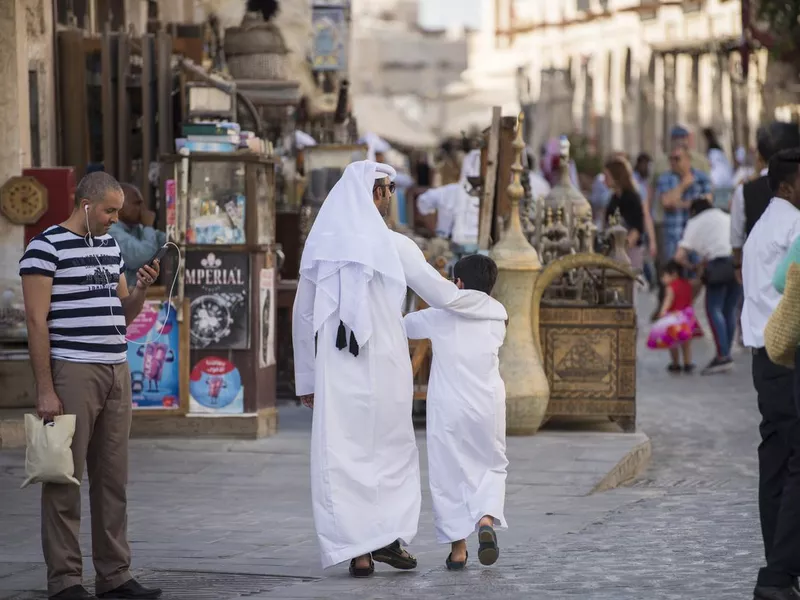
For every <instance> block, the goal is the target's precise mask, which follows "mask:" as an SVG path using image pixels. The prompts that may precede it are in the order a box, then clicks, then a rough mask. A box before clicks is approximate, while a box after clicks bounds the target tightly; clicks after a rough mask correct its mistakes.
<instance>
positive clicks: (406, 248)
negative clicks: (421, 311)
mask: <svg viewBox="0 0 800 600" xmlns="http://www.w3.org/2000/svg"><path fill="white" fill-rule="evenodd" d="M392 237H393V239H394V240H395V247H396V248H397V252H398V254H399V255H400V263H401V264H402V265H403V272H404V273H405V276H406V284H407V285H408V287H410V288H411V289H412V290H414V293H416V294H417V296H419V297H420V298H422V299H423V300H424V301H425V303H426V304H427V305H428V306H432V307H433V308H445V307H446V306H447V305H448V304H450V303H451V302H453V301H454V300H455V299H456V298H457V297H458V288H457V287H456V284H455V283H453V282H452V281H448V280H447V279H445V278H444V277H442V276H441V275H440V274H439V272H438V271H437V270H436V269H434V268H433V267H432V266H431V265H430V264H428V261H427V260H425V255H424V254H423V253H422V250H420V249H419V247H418V246H417V245H416V244H415V243H414V241H413V240H411V239H409V238H407V237H405V236H404V235H402V234H400V233H396V232H393V236H392Z"/></svg>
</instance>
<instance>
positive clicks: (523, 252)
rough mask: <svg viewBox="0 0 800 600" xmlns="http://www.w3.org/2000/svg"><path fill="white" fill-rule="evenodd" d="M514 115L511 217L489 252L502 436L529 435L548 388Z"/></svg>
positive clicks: (540, 415) (535, 258)
mask: <svg viewBox="0 0 800 600" xmlns="http://www.w3.org/2000/svg"><path fill="white" fill-rule="evenodd" d="M523 118H524V117H523V115H522V114H520V116H519V118H518V119H517V134H516V138H515V139H514V143H513V148H514V153H515V155H514V164H513V165H512V166H511V171H512V173H513V180H512V182H511V184H510V185H509V186H508V196H509V198H510V199H511V221H510V224H509V226H508V229H507V230H506V232H505V234H504V235H503V236H502V240H501V241H500V242H499V243H497V244H496V245H495V246H494V247H493V248H492V250H491V253H490V255H491V257H492V258H493V259H494V261H495V262H496V263H497V268H498V271H499V273H498V277H497V285H496V286H495V288H494V293H493V296H494V297H495V298H497V300H499V301H500V302H502V304H503V305H504V306H505V307H506V310H507V311H508V328H507V333H506V340H505V343H504V344H503V347H502V348H501V349H500V375H501V376H502V378H503V381H504V382H505V386H506V432H507V433H508V435H533V434H534V433H536V432H537V431H538V430H539V427H540V426H541V425H542V421H543V420H544V416H545V412H546V411H547V403H548V401H549V399H550V387H549V385H548V383H547V377H546V375H545V372H544V369H543V368H542V357H541V355H540V354H539V350H538V348H537V346H536V345H535V344H534V341H533V332H532V330H531V300H532V298H533V287H534V285H535V284H536V279H537V278H538V277H539V273H540V271H541V270H542V263H541V262H540V261H539V255H538V254H537V253H536V250H535V249H534V248H533V246H531V245H530V243H528V240H527V238H526V237H525V235H524V234H523V233H522V224H521V222H520V217H519V203H520V200H521V199H522V197H523V195H524V193H525V192H524V190H523V188H522V184H521V183H520V174H521V173H522V161H521V155H522V150H523V148H524V147H525V143H524V142H523V141H522V120H523Z"/></svg>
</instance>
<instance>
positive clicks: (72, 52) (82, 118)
mask: <svg viewBox="0 0 800 600" xmlns="http://www.w3.org/2000/svg"><path fill="white" fill-rule="evenodd" d="M58 70H59V78H58V79H59V81H58V84H59V86H58V87H59V94H58V97H59V102H60V103H61V110H60V114H61V131H62V136H61V161H62V163H63V165H64V166H70V167H74V168H75V179H76V180H78V181H80V179H81V177H83V176H84V174H85V173H86V165H87V164H88V162H89V116H88V114H87V113H86V104H87V98H86V53H85V51H84V48H83V32H82V31H80V30H77V29H67V30H64V31H60V32H59V33H58Z"/></svg>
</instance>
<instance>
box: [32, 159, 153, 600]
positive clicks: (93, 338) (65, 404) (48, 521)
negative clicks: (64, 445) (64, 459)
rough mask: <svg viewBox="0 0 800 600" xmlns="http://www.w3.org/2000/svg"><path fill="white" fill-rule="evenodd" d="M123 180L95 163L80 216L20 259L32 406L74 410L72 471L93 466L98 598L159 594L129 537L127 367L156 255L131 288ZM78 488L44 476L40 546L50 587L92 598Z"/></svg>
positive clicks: (83, 187) (84, 183)
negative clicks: (134, 563)
mask: <svg viewBox="0 0 800 600" xmlns="http://www.w3.org/2000/svg"><path fill="white" fill-rule="evenodd" d="M123 201H124V198H123V193H122V188H121V187H120V185H119V183H117V181H116V180H115V179H114V178H113V177H111V176H110V175H108V174H106V173H103V172H95V173H91V174H89V175H87V176H86V177H84V178H83V179H82V180H81V182H80V184H79V185H78V188H77V190H76V191H75V208H74V210H73V212H72V215H71V216H70V217H69V218H68V219H67V220H66V221H65V222H63V223H61V224H60V225H54V226H53V227H50V228H48V229H47V230H45V231H44V232H42V233H41V234H39V235H37V236H36V237H35V238H33V239H32V240H31V242H30V244H28V247H27V249H26V250H25V254H24V255H23V257H22V259H21V260H20V268H19V272H20V275H21V277H22V292H23V295H24V299H25V314H26V319H27V325H28V346H29V351H30V357H31V364H32V365H33V371H34V377H35V379H36V394H37V404H36V411H37V413H38V414H39V416H40V417H42V418H43V419H45V420H48V419H52V418H53V417H55V416H56V415H59V414H62V413H63V414H74V415H75V416H76V425H75V435H74V437H73V439H72V456H73V460H74V462H75V477H76V478H77V479H78V480H80V479H81V478H82V476H83V471H84V464H85V465H86V467H87V473H88V476H89V483H90V488H89V499H90V501H91V515H92V556H93V558H94V567H95V571H96V577H95V582H96V586H95V587H96V594H97V596H98V597H100V598H158V597H159V596H160V595H161V591H160V590H157V589H146V588H144V587H142V586H141V585H140V584H139V583H138V582H137V581H136V580H135V579H133V578H132V577H131V574H130V571H129V568H130V548H129V546H128V539H127V498H126V485H127V479H128V435H129V433H130V425H131V378H130V372H129V370H128V363H127V343H126V340H125V331H126V325H127V324H128V323H130V322H131V321H132V320H133V319H134V318H135V317H136V315H138V314H139V312H140V311H141V309H142V305H143V304H144V300H145V294H146V291H147V288H148V287H149V286H150V284H151V283H153V281H155V279H156V277H157V276H158V270H159V268H158V264H157V262H154V264H153V265H152V266H148V265H145V266H144V267H142V268H141V269H139V271H138V273H137V280H136V284H135V287H134V288H133V290H130V291H129V290H128V286H127V283H126V281H125V277H120V274H122V273H124V263H123V261H122V258H121V256H120V251H119V247H118V246H117V244H116V242H115V241H114V239H113V238H112V237H111V236H110V235H109V234H108V230H109V228H110V227H111V225H113V224H114V223H116V221H117V219H118V215H119V210H120V209H121V208H122V205H123ZM80 517H81V493H80V488H78V486H75V485H72V484H44V485H43V486H42V548H43V551H44V558H45V562H46V563H47V588H48V594H49V596H50V598H58V599H59V600H85V599H87V598H94V596H91V595H90V594H89V593H88V592H87V591H86V590H85V589H84V588H83V586H82V585H81V582H82V579H83V565H82V561H81V548H80V543H79V539H78V533H79V529H80Z"/></svg>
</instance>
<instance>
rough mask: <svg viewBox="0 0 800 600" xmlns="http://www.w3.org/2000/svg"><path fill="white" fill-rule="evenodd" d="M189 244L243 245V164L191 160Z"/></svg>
mask: <svg viewBox="0 0 800 600" xmlns="http://www.w3.org/2000/svg"><path fill="white" fill-rule="evenodd" d="M188 196H189V223H188V227H187V230H186V240H187V242H188V243H190V244H244V243H245V232H244V219H245V165H244V164H243V163H239V162H229V161H220V162H205V161H202V162H200V161H198V162H193V163H192V165H191V167H190V171H189V190H188Z"/></svg>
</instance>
